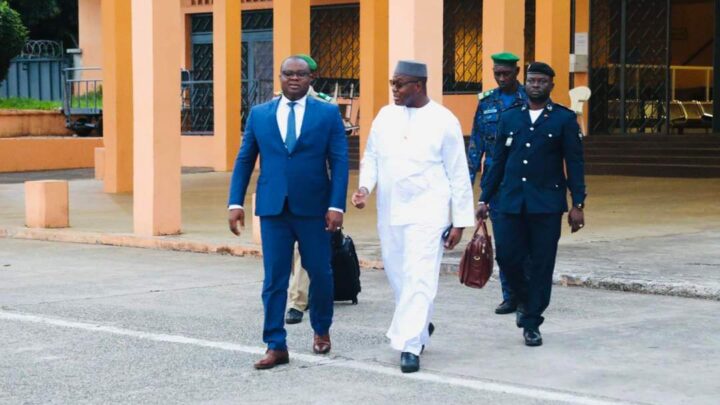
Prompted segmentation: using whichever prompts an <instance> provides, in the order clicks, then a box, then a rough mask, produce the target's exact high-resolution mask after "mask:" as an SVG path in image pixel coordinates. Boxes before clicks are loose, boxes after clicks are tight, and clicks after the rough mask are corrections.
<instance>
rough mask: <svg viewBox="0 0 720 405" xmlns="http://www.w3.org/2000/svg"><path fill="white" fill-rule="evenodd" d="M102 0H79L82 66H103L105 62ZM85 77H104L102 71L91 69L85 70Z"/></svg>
mask: <svg viewBox="0 0 720 405" xmlns="http://www.w3.org/2000/svg"><path fill="white" fill-rule="evenodd" d="M101 1H102V0H79V1H78V2H77V5H78V37H79V40H80V49H82V66H75V67H101V66H102V64H103V61H102V60H103V46H102V45H103V41H102V28H103V25H104V24H102V23H101V21H102V8H101V7H102V6H101ZM82 78H83V79H102V72H101V71H97V70H90V71H86V72H83V74H82Z"/></svg>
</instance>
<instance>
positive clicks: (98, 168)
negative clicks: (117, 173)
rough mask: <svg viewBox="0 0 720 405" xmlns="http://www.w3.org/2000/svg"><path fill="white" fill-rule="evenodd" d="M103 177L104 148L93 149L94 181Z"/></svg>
mask: <svg viewBox="0 0 720 405" xmlns="http://www.w3.org/2000/svg"><path fill="white" fill-rule="evenodd" d="M104 177H105V148H95V180H102V179H103V178H104Z"/></svg>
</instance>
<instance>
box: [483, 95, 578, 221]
mask: <svg viewBox="0 0 720 405" xmlns="http://www.w3.org/2000/svg"><path fill="white" fill-rule="evenodd" d="M539 111H540V114H539V117H538V118H537V120H536V121H534V122H533V121H532V120H531V117H530V113H531V111H530V109H529V107H528V106H527V104H525V105H523V106H515V107H512V108H510V109H508V110H507V111H505V112H504V113H503V116H502V118H501V119H500V126H499V130H498V138H497V142H496V144H495V151H494V152H495V161H494V162H493V164H492V165H491V166H490V170H489V172H488V174H487V176H486V177H484V178H483V181H482V195H481V197H480V201H484V202H490V207H491V208H492V209H494V210H497V211H498V212H502V213H507V214H519V213H522V212H527V213H530V214H549V213H560V212H564V211H567V209H568V205H567V191H568V189H569V190H570V194H571V197H572V203H573V205H577V204H580V203H583V202H584V200H585V174H584V171H585V168H584V165H585V163H584V158H583V146H582V134H581V133H580V127H579V126H578V123H577V117H576V115H575V113H574V112H572V111H570V110H569V109H567V108H565V107H563V106H561V105H559V104H553V102H552V101H551V100H550V101H549V102H548V104H547V105H546V106H545V108H544V109H543V110H539ZM533 114H536V113H533ZM564 166H566V167H567V178H566V176H565V170H564Z"/></svg>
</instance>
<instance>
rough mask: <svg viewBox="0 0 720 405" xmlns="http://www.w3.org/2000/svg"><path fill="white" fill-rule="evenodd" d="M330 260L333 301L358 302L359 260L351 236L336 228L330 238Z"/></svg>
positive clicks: (359, 288)
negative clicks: (333, 288)
mask: <svg viewBox="0 0 720 405" xmlns="http://www.w3.org/2000/svg"><path fill="white" fill-rule="evenodd" d="M331 244H332V260H331V262H330V264H331V266H332V270H333V280H334V282H335V301H352V303H353V304H357V303H358V299H357V296H358V294H359V293H360V290H361V287H360V262H359V261H358V257H357V253H356V252H355V244H354V243H353V240H352V238H350V237H349V236H348V235H345V234H343V233H342V230H340V229H338V230H337V231H336V232H334V233H333V235H332V238H331Z"/></svg>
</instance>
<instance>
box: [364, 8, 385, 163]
mask: <svg viewBox="0 0 720 405" xmlns="http://www.w3.org/2000/svg"><path fill="white" fill-rule="evenodd" d="M388 69H389V67H388V0H361V1H360V94H362V97H360V111H361V112H362V113H361V114H360V158H361V159H362V156H363V153H365V145H366V144H367V139H368V136H369V135H370V126H371V125H372V121H373V119H374V118H375V115H377V113H378V111H379V110H380V108H382V107H383V106H384V105H386V104H387V103H388V100H389V99H390V86H389V85H388V80H389V79H390V76H388Z"/></svg>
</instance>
